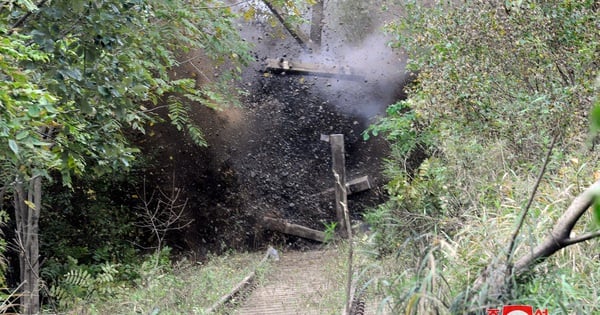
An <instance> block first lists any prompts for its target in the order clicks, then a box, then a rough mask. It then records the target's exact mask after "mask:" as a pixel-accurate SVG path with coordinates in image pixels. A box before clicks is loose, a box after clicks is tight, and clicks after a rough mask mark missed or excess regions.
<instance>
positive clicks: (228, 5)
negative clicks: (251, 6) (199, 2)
mask: <svg viewBox="0 0 600 315" xmlns="http://www.w3.org/2000/svg"><path fill="white" fill-rule="evenodd" d="M249 1H250V0H244V1H240V2H237V3H234V4H224V5H217V6H214V7H198V8H197V9H199V10H216V9H227V8H231V7H235V6H238V5H240V4H243V3H246V2H249Z"/></svg>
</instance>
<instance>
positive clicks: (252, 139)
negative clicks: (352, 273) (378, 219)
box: [139, 25, 402, 257]
mask: <svg viewBox="0 0 600 315" xmlns="http://www.w3.org/2000/svg"><path fill="white" fill-rule="evenodd" d="M255 26H256V25H255ZM260 27H264V26H260ZM248 30H249V29H246V33H247V32H248ZM252 33H253V34H257V33H258V34H261V35H260V36H257V35H252V34H248V33H247V34H246V36H247V38H248V40H253V41H255V44H256V48H255V51H254V54H255V57H256V62H255V63H253V64H251V65H249V66H248V67H247V68H246V69H245V70H244V73H243V80H242V82H241V87H242V88H243V89H245V90H246V91H247V95H246V96H244V97H243V98H242V103H243V106H242V107H229V108H225V109H223V110H220V111H216V110H213V109H209V108H207V107H204V106H201V105H199V104H195V105H194V104H192V105H194V109H193V111H192V119H193V120H194V121H195V122H196V123H197V124H198V125H199V126H201V128H202V129H203V131H204V132H205V135H206V140H207V142H208V144H209V145H208V147H198V146H196V145H195V144H193V143H192V142H191V140H190V139H189V137H188V136H186V135H182V133H181V132H180V131H178V130H177V129H176V128H175V127H173V126H171V125H170V124H169V123H166V122H165V123H158V124H156V125H154V126H152V127H151V128H150V130H148V134H150V135H151V137H149V138H146V140H145V141H142V142H140V143H139V145H140V146H141V148H142V151H143V152H144V155H145V156H150V157H152V158H151V161H150V162H151V163H150V164H151V165H154V166H153V167H150V168H149V169H148V170H147V174H146V175H147V176H148V177H149V178H150V180H152V181H154V182H155V183H156V186H157V187H160V188H161V189H162V190H169V189H175V188H177V189H179V190H181V192H182V197H181V202H184V201H187V204H186V213H185V216H186V219H189V220H193V222H192V224H191V225H190V226H189V227H188V228H186V229H185V230H184V231H180V232H179V233H174V234H173V235H172V236H171V238H170V243H171V246H173V247H174V248H176V249H180V250H183V251H191V252H193V253H196V254H198V255H200V257H201V256H204V254H206V253H207V252H220V251H223V250H227V249H230V248H235V249H255V248H256V249H261V250H262V249H264V245H265V244H277V245H279V246H281V245H283V244H285V245H286V246H288V247H294V248H305V247H312V246H314V245H315V244H314V243H313V242H311V241H308V240H304V239H301V238H297V237H292V236H288V235H284V234H281V233H276V232H271V231H267V230H264V229H263V228H262V227H261V224H260V222H261V219H262V217H263V216H264V215H269V216H273V217H278V218H284V219H287V220H289V221H290V222H292V223H295V224H301V225H304V226H307V227H310V228H314V229H319V230H324V229H325V224H326V223H330V222H334V221H335V220H336V218H335V210H334V195H333V194H332V193H321V192H323V191H325V190H327V189H329V188H332V187H333V174H332V172H331V153H330V147H329V143H327V142H324V141H322V140H321V135H329V134H338V133H339V134H343V135H344V138H345V145H346V168H347V170H346V173H347V179H352V178H355V177H359V176H363V175H369V176H370V178H371V180H372V184H373V189H371V190H369V191H366V192H363V193H359V194H356V195H351V196H349V198H348V200H349V207H350V211H351V215H352V218H353V219H355V220H359V219H360V218H361V213H363V212H364V210H365V209H367V208H369V207H374V206H376V205H377V204H379V203H381V202H382V201H383V192H382V191H383V189H382V185H383V183H384V179H383V178H382V175H381V168H382V158H383V157H384V156H385V155H386V153H387V150H388V148H387V146H386V143H385V141H383V140H382V139H378V138H372V139H370V140H369V141H364V140H363V137H362V133H363V131H364V130H365V129H366V127H367V126H368V125H369V124H370V123H371V122H372V119H373V117H374V115H377V114H379V115H381V114H382V112H383V111H384V109H385V105H387V104H388V103H389V102H390V101H391V100H390V97H389V95H392V98H397V97H399V96H398V95H400V94H399V93H400V92H399V91H401V89H402V84H401V83H400V81H392V82H391V83H390V82H388V83H390V86H387V85H381V84H375V85H373V84H371V85H369V82H367V80H365V81H360V82H344V81H343V80H341V79H338V78H322V77H316V76H313V75H304V76H303V75H286V74H282V75H275V74H269V73H265V72H264V60H265V59H266V58H279V57H282V56H285V57H291V58H294V57H295V56H294V55H296V57H297V56H299V55H300V54H302V53H303V52H301V51H300V50H299V49H298V47H296V46H295V43H294V42H293V40H291V39H289V38H288V39H285V40H284V39H281V38H275V37H270V36H269V35H268V34H269V30H264V29H263V30H258V31H257V30H256V29H252ZM208 64H209V63H207V62H206V60H203V59H202V58H196V59H195V60H193V61H192V62H190V64H188V65H183V66H182V67H181V68H179V69H176V71H175V73H176V75H178V76H189V75H192V76H195V77H197V78H198V80H199V84H202V81H203V80H210V78H211V77H212V76H214V73H213V72H215V68H212V67H211V66H209V65H208ZM366 87H368V88H366ZM382 88H383V89H392V90H393V91H385V93H384V94H385V95H388V96H386V97H380V96H381V93H379V92H377V91H381V89H382ZM373 89H374V90H373ZM373 91H375V92H373ZM373 100H376V101H375V103H377V104H375V105H373V103H374V101H373ZM363 103H364V104H365V105H364V106H371V107H373V106H375V107H374V108H370V109H369V110H368V111H369V115H365V111H364V110H361V109H364V108H362V107H361V106H362V105H361V104H363ZM345 105H348V106H345ZM161 115H163V116H164V115H166V112H165V113H161Z"/></svg>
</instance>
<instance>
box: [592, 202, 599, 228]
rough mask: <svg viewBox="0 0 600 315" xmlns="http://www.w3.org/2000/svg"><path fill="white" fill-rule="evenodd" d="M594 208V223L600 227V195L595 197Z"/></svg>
mask: <svg viewBox="0 0 600 315" xmlns="http://www.w3.org/2000/svg"><path fill="white" fill-rule="evenodd" d="M592 210H593V212H594V215H593V218H594V219H593V220H594V225H596V227H599V226H600V198H599V197H598V196H596V197H595V198H594V204H593V206H592Z"/></svg>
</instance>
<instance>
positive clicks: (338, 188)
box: [329, 134, 350, 238]
mask: <svg viewBox="0 0 600 315" xmlns="http://www.w3.org/2000/svg"><path fill="white" fill-rule="evenodd" d="M329 143H330V144H331V158H332V163H331V164H332V165H331V170H332V171H333V176H334V179H335V186H334V188H335V214H336V216H337V219H338V233H339V234H340V236H342V237H343V238H348V237H350V235H349V234H348V232H347V229H346V221H347V220H346V216H347V213H346V212H347V210H348V191H347V189H346V153H345V152H346V150H345V147H344V135H343V134H332V135H329Z"/></svg>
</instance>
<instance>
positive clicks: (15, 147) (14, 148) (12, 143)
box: [8, 139, 19, 155]
mask: <svg viewBox="0 0 600 315" xmlns="http://www.w3.org/2000/svg"><path fill="white" fill-rule="evenodd" d="M8 146H9V147H10V149H11V150H12V151H13V153H14V154H16V155H19V146H18V145H17V143H16V142H15V140H13V139H10V140H8Z"/></svg>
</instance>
